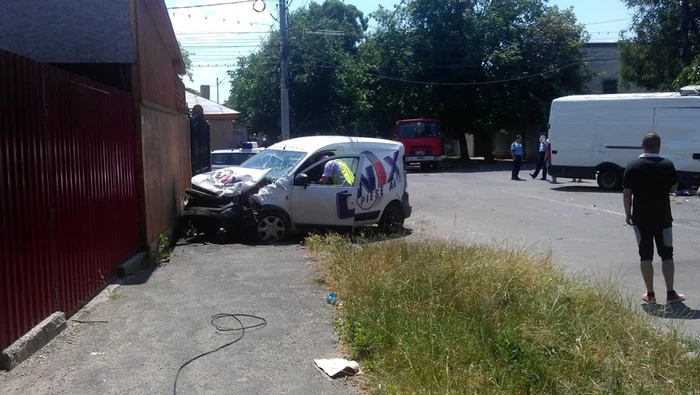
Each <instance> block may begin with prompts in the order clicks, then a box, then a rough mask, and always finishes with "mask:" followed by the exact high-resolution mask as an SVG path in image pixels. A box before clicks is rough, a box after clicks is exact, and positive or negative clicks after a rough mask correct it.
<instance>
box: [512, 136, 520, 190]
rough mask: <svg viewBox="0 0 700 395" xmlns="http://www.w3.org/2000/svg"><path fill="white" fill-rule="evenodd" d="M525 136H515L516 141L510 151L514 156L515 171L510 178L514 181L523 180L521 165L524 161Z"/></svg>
mask: <svg viewBox="0 0 700 395" xmlns="http://www.w3.org/2000/svg"><path fill="white" fill-rule="evenodd" d="M522 141H523V138H522V136H520V135H517V136H515V141H514V142H513V144H511V145H510V153H511V156H512V157H513V173H512V174H511V177H510V179H511V180H513V181H522V178H520V177H518V176H519V175H520V166H521V165H522V163H523V144H522Z"/></svg>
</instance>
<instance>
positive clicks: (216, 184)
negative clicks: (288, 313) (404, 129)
mask: <svg viewBox="0 0 700 395" xmlns="http://www.w3.org/2000/svg"><path fill="white" fill-rule="evenodd" d="M329 161H342V163H343V168H344V171H346V173H345V176H346V177H344V178H345V179H347V180H348V181H350V182H344V183H342V184H339V185H335V184H333V183H331V184H327V183H320V181H321V179H325V180H327V178H324V177H323V175H324V174H323V173H324V168H325V167H326V164H327V162H329ZM348 171H349V173H347V172H348ZM406 181H407V180H406V171H405V168H404V146H403V144H401V143H398V142H395V141H390V140H382V139H372V138H356V137H342V136H314V137H302V138H296V139H291V140H286V141H283V142H280V143H277V144H275V145H273V146H270V147H269V148H267V149H266V150H264V151H263V152H261V153H259V154H257V155H255V156H254V157H252V158H250V159H248V160H247V161H245V162H243V164H241V166H239V167H228V168H224V169H220V170H217V171H213V172H210V173H206V174H200V175H197V176H195V177H193V178H192V188H190V189H187V191H186V193H187V195H188V198H187V201H186V203H185V211H184V216H185V217H186V218H188V219H189V220H190V222H191V223H192V225H193V226H194V227H195V228H196V229H197V230H198V231H200V232H202V233H205V234H207V235H209V236H217V237H218V238H224V237H227V236H230V235H231V234H236V233H241V232H243V233H244V235H245V234H247V235H252V236H254V238H255V239H256V240H258V241H261V242H266V243H275V242H279V241H282V240H284V239H285V238H286V237H287V236H289V235H290V234H292V233H295V232H298V231H301V230H304V229H308V228H317V227H323V228H336V227H338V228H351V227H356V226H366V225H374V224H378V225H379V226H380V227H381V228H382V230H383V231H385V232H390V233H391V232H395V231H397V230H399V229H401V228H403V224H404V220H405V219H406V218H408V217H410V216H411V211H412V208H411V205H410V203H409V195H408V192H407V191H406Z"/></svg>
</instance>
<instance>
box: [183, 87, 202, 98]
mask: <svg viewBox="0 0 700 395" xmlns="http://www.w3.org/2000/svg"><path fill="white" fill-rule="evenodd" d="M185 90H186V91H187V92H190V93H192V94H194V95H197V96H199V95H201V93H200V92H199V91H198V90H196V89H193V88H187V87H185Z"/></svg>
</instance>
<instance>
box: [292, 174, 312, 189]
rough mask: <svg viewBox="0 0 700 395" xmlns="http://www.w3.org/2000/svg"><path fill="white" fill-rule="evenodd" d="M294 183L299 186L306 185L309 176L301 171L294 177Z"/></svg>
mask: <svg viewBox="0 0 700 395" xmlns="http://www.w3.org/2000/svg"><path fill="white" fill-rule="evenodd" d="M294 185H296V186H300V187H306V186H308V185H309V176H307V175H306V174H304V173H301V174H299V175H297V176H296V177H294Z"/></svg>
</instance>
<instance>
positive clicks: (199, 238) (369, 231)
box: [175, 226, 413, 247]
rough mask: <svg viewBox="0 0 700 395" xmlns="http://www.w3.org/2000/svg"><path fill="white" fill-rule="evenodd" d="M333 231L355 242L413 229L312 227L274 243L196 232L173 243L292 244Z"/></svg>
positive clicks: (400, 234) (400, 235) (406, 233)
mask: <svg viewBox="0 0 700 395" xmlns="http://www.w3.org/2000/svg"><path fill="white" fill-rule="evenodd" d="M333 233H335V234H339V235H341V236H344V237H348V238H350V239H352V240H353V241H355V242H357V240H363V241H368V242H374V241H379V240H389V239H397V238H403V237H408V236H410V235H411V234H413V230H411V229H408V228H403V229H401V230H400V231H398V232H397V233H396V234H393V235H384V234H383V233H382V232H381V231H380V230H379V228H377V227H375V226H365V227H358V228H319V229H313V230H309V231H307V232H301V233H299V234H295V235H294V236H291V237H289V238H288V239H287V240H285V241H283V242H279V243H274V244H266V243H260V242H255V241H252V240H249V239H248V238H242V237H234V238H231V239H228V240H216V238H211V237H207V236H205V235H203V234H198V235H194V236H188V237H183V238H182V239H180V240H178V242H177V243H176V244H175V246H176V247H181V246H185V245H192V244H205V245H213V246H223V245H230V244H241V245H246V246H250V247H254V246H266V245H275V246H293V245H304V241H305V240H306V238H307V237H308V236H312V235H320V236H327V235H329V234H333Z"/></svg>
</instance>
